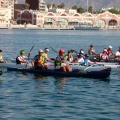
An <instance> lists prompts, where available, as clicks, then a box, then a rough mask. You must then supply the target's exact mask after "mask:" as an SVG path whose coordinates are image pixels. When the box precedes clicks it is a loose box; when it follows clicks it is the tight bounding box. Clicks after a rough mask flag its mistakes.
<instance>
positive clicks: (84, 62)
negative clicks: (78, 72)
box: [80, 54, 95, 66]
mask: <svg viewBox="0 0 120 120" xmlns="http://www.w3.org/2000/svg"><path fill="white" fill-rule="evenodd" d="M80 63H81V66H89V65H93V64H95V62H91V61H90V60H89V55H88V54H85V56H84V57H83V59H81V61H80Z"/></svg>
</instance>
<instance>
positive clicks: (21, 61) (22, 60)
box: [16, 50, 28, 65]
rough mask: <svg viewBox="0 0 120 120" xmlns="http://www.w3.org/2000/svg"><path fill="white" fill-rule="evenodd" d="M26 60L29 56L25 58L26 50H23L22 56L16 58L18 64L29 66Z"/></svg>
mask: <svg viewBox="0 0 120 120" xmlns="http://www.w3.org/2000/svg"><path fill="white" fill-rule="evenodd" d="M25 58H27V56H25V51H24V50H21V51H20V56H18V57H17V58H16V64H23V65H24V64H25V63H26V64H27V63H28V61H27V60H25Z"/></svg>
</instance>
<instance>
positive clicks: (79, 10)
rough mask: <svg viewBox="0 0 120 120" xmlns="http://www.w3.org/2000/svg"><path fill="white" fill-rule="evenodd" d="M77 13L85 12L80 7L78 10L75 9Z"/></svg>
mask: <svg viewBox="0 0 120 120" xmlns="http://www.w3.org/2000/svg"><path fill="white" fill-rule="evenodd" d="M77 12H78V13H84V12H85V10H84V9H83V8H81V7H80V8H78V9H77Z"/></svg>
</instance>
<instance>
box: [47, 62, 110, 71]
mask: <svg viewBox="0 0 120 120" xmlns="http://www.w3.org/2000/svg"><path fill="white" fill-rule="evenodd" d="M47 65H48V67H49V69H54V63H50V62H49V63H48V64H47ZM69 65H70V66H71V68H72V69H80V70H86V71H101V70H104V69H106V68H110V66H105V65H104V64H94V65H91V66H80V63H69Z"/></svg>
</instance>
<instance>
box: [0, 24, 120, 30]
mask: <svg viewBox="0 0 120 120" xmlns="http://www.w3.org/2000/svg"><path fill="white" fill-rule="evenodd" d="M0 29H26V30H75V28H74V26H54V25H44V26H40V25H31V24H28V25H12V24H10V25H9V27H8V25H7V26H1V27H0ZM81 30H82V29H81ZM84 30H87V29H84ZM88 30H89V29H88ZM93 30H94V29H93ZM98 30H120V27H117V26H108V27H101V28H100V29H98Z"/></svg>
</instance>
